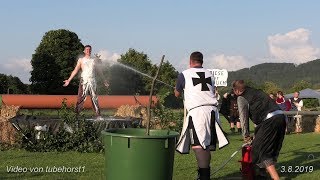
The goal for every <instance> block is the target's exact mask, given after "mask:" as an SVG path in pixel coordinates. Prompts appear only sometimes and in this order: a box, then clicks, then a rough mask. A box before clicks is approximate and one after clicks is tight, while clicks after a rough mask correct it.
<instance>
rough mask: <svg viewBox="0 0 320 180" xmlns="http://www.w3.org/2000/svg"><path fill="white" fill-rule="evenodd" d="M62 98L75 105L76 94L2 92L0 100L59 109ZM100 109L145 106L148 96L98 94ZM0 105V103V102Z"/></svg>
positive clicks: (69, 105)
mask: <svg viewBox="0 0 320 180" xmlns="http://www.w3.org/2000/svg"><path fill="white" fill-rule="evenodd" d="M90 98H91V97H90V96H87V99H86V101H85V103H84V108H86V109H89V108H92V103H91V100H90ZM63 99H66V103H67V106H68V107H72V106H75V105H76V103H77V95H26V94H2V95H0V100H1V101H2V102H1V103H2V104H5V105H15V106H20V108H21V109H60V108H61V105H62V101H63ZM98 100H99V105H100V108H101V109H115V108H119V107H120V106H121V105H138V104H140V105H142V106H147V104H148V101H149V96H122V95H121V96H120V95H119V96H116V95H115V96H108V95H103V96H98ZM152 100H153V105H154V104H155V103H156V102H157V101H158V99H157V98H156V96H153V97H152ZM0 105H1V104H0Z"/></svg>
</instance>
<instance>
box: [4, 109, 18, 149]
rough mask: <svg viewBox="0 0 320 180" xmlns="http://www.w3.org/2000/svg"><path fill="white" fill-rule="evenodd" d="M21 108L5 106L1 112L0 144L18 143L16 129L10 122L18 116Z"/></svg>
mask: <svg viewBox="0 0 320 180" xmlns="http://www.w3.org/2000/svg"><path fill="white" fill-rule="evenodd" d="M19 108H20V107H19V106H7V105H3V106H2V108H1V110H0V142H1V143H8V144H14V143H15V142H16V129H15V128H14V127H13V126H12V124H11V123H10V122H9V119H10V118H13V117H15V116H16V115H17V113H18V111H19Z"/></svg>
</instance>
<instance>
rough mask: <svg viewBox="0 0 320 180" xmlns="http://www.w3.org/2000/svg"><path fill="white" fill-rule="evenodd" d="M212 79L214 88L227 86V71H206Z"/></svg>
mask: <svg viewBox="0 0 320 180" xmlns="http://www.w3.org/2000/svg"><path fill="white" fill-rule="evenodd" d="M208 70H209V71H210V72H211V73H212V76H213V78H214V86H216V87H217V86H227V80H228V71H227V70H226V69H208Z"/></svg>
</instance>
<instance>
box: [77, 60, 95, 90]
mask: <svg viewBox="0 0 320 180" xmlns="http://www.w3.org/2000/svg"><path fill="white" fill-rule="evenodd" d="M81 61H82V72H81V78H82V80H83V84H86V83H92V85H93V84H94V83H95V75H96V74H95V73H96V72H95V59H93V58H85V57H83V58H82V59H81Z"/></svg>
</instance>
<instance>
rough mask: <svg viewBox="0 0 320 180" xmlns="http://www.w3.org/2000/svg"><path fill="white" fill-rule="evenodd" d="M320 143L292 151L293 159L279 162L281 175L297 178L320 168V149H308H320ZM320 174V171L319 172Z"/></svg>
mask: <svg viewBox="0 0 320 180" xmlns="http://www.w3.org/2000/svg"><path fill="white" fill-rule="evenodd" d="M319 147H320V144H315V145H313V146H311V147H304V148H300V149H297V150H293V151H290V152H289V153H290V154H291V153H292V155H290V156H287V157H286V158H288V157H291V156H293V157H294V158H293V159H290V160H287V161H282V162H281V163H278V164H277V170H278V172H279V175H280V176H281V177H284V178H286V179H292V178H297V177H298V176H299V175H301V174H306V173H312V172H314V171H316V170H319V169H320V151H319V150H318V151H308V149H312V148H314V149H316V148H317V149H319ZM317 174H320V173H317Z"/></svg>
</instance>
